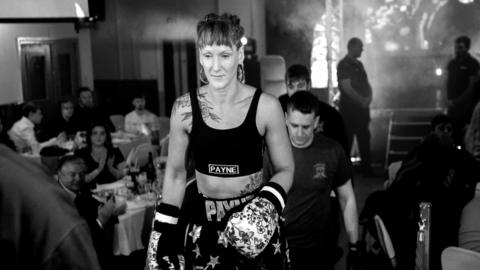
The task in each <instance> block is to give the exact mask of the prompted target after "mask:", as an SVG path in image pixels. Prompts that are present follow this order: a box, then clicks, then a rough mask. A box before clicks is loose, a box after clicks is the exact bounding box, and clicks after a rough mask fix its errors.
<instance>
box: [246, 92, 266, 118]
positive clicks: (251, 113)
mask: <svg viewBox="0 0 480 270" xmlns="http://www.w3.org/2000/svg"><path fill="white" fill-rule="evenodd" d="M261 95H262V90H261V89H260V88H257V90H255V93H254V94H253V98H252V102H251V103H250V108H248V112H247V116H246V118H245V123H250V122H251V120H253V123H255V116H256V115H257V107H258V101H259V100H260V96H261ZM252 118H253V119H252Z"/></svg>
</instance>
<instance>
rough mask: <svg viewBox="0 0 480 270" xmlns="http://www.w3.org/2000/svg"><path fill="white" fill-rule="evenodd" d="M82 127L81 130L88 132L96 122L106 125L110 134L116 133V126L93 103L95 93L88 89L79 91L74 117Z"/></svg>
mask: <svg viewBox="0 0 480 270" xmlns="http://www.w3.org/2000/svg"><path fill="white" fill-rule="evenodd" d="M73 117H74V118H75V121H77V122H78V124H79V125H80V130H87V129H88V128H89V127H90V126H91V125H92V124H93V123H94V122H99V121H100V122H103V123H105V125H106V127H107V130H108V131H109V132H114V131H115V126H114V125H113V124H112V122H111V121H110V118H109V117H108V115H107V114H106V113H105V112H104V111H103V110H101V109H100V107H99V106H96V105H95V103H94V102H93V91H92V90H91V89H90V88H88V87H80V89H78V106H77V107H75V113H74V115H73Z"/></svg>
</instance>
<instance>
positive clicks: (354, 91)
mask: <svg viewBox="0 0 480 270" xmlns="http://www.w3.org/2000/svg"><path fill="white" fill-rule="evenodd" d="M347 48H348V53H347V55H346V56H345V57H344V58H343V59H342V60H341V61H340V62H339V63H338V66H337V77H338V86H339V89H340V93H341V96H340V104H339V109H340V114H341V115H342V117H343V120H344V121H345V128H346V131H347V139H348V145H349V147H348V148H349V149H351V147H352V143H353V136H354V135H355V136H356V137H357V141H358V147H359V151H360V157H361V159H362V171H363V173H364V174H371V170H372V169H371V166H370V131H369V129H368V125H369V123H370V108H369V106H370V103H371V102H372V87H371V86H370V83H369V82H368V77H367V73H366V72H365V69H364V68H363V64H362V62H360V61H359V60H358V58H359V57H360V56H361V55H362V51H363V43H362V41H361V40H360V39H359V38H355V37H354V38H351V39H350V40H349V41H348V44H347Z"/></svg>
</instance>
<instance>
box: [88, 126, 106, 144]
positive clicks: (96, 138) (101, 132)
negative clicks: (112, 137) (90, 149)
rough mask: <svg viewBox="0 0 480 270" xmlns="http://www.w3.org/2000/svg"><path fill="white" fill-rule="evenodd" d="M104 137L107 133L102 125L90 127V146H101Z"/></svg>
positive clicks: (103, 142)
mask: <svg viewBox="0 0 480 270" xmlns="http://www.w3.org/2000/svg"><path fill="white" fill-rule="evenodd" d="M106 138H107V134H106V131H105V128H104V127H102V126H96V127H94V128H93V129H92V136H91V137H90V140H92V146H103V145H104V144H105V140H106Z"/></svg>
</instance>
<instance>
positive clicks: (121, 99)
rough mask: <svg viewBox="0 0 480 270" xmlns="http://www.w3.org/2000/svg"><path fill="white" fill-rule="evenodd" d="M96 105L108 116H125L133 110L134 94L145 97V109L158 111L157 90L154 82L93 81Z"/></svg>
mask: <svg viewBox="0 0 480 270" xmlns="http://www.w3.org/2000/svg"><path fill="white" fill-rule="evenodd" d="M95 92H96V95H97V98H98V104H99V105H100V106H102V107H103V108H104V109H105V112H106V113H107V114H109V115H112V114H122V115H125V114H127V113H129V112H131V111H132V110H133V105H132V100H133V97H134V96H135V94H138V93H141V94H143V95H145V100H146V108H147V109H148V110H149V111H151V112H157V111H158V90H157V81H156V80H95Z"/></svg>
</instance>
